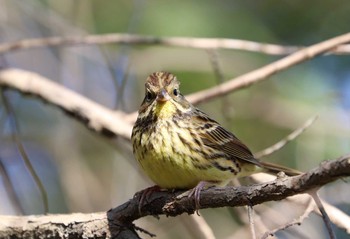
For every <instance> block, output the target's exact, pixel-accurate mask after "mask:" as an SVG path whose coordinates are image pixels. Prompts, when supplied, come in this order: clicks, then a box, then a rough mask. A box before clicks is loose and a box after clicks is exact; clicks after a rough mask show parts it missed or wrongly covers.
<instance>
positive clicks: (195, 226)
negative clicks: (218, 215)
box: [181, 214, 216, 239]
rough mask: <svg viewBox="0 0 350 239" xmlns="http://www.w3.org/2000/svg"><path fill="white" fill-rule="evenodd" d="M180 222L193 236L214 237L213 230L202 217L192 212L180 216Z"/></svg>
mask: <svg viewBox="0 0 350 239" xmlns="http://www.w3.org/2000/svg"><path fill="white" fill-rule="evenodd" d="M181 222H182V224H183V225H184V226H185V227H186V228H187V229H188V230H189V231H190V233H191V234H192V237H193V238H203V239H215V238H216V237H215V235H214V233H213V230H212V229H211V228H210V226H209V225H208V223H207V222H206V221H205V219H204V217H202V216H198V215H197V214H193V215H190V216H184V217H182V218H181Z"/></svg>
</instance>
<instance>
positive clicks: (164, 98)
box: [156, 89, 171, 103]
mask: <svg viewBox="0 0 350 239" xmlns="http://www.w3.org/2000/svg"><path fill="white" fill-rule="evenodd" d="M170 98H171V97H170V95H169V94H168V92H167V91H166V90H165V89H162V90H161V91H160V92H159V93H158V95H157V98H156V100H157V102H159V103H165V102H166V101H168V100H170Z"/></svg>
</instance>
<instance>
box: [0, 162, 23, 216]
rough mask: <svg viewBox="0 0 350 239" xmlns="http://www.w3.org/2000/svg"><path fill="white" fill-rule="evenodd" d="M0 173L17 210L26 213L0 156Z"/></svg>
mask: <svg viewBox="0 0 350 239" xmlns="http://www.w3.org/2000/svg"><path fill="white" fill-rule="evenodd" d="M0 175H1V176H2V179H3V180H2V181H3V183H4V187H5V190H6V192H7V195H8V197H9V199H10V201H11V203H12V204H13V206H14V208H15V210H16V211H17V212H19V213H20V214H24V209H23V207H22V204H21V202H20V200H19V198H18V196H17V193H16V191H15V189H14V185H13V183H12V181H11V178H10V175H9V174H8V172H7V170H6V167H5V165H4V164H3V162H2V159H1V158H0Z"/></svg>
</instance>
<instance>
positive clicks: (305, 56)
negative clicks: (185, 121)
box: [187, 33, 350, 104]
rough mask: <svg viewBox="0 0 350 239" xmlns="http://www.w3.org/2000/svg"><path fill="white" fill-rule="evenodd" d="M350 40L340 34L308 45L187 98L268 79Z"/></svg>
mask: <svg viewBox="0 0 350 239" xmlns="http://www.w3.org/2000/svg"><path fill="white" fill-rule="evenodd" d="M349 41H350V33H347V34H344V35H340V36H337V37H334V38H331V39H329V40H326V41H323V42H320V43H317V44H315V45H312V46H309V47H306V48H304V49H302V50H299V51H297V52H295V53H293V54H291V55H289V56H286V57H284V58H282V59H281V60H278V61H275V62H273V63H271V64H268V65H266V66H263V67H261V68H259V69H257V70H254V71H251V72H249V73H247V74H244V75H242V76H239V77H237V78H235V79H232V80H229V81H228V82H226V83H223V84H221V85H218V86H215V87H212V88H210V89H206V90H203V91H199V92H196V93H193V94H190V95H188V96H187V99H188V100H189V101H190V102H192V103H193V104H199V103H201V102H205V101H208V100H210V99H212V98H215V97H218V96H221V95H226V94H228V93H230V92H232V91H234V90H238V89H242V88H246V87H248V86H251V85H252V84H255V83H258V82H260V81H262V80H266V78H267V77H269V76H271V75H273V74H276V73H277V72H280V71H283V70H285V69H288V68H289V67H291V66H293V65H296V64H298V63H301V62H303V61H306V60H309V59H311V58H314V57H316V56H317V55H320V54H323V53H325V52H327V51H330V50H332V49H334V48H336V47H337V46H339V45H341V44H345V43H347V42H349Z"/></svg>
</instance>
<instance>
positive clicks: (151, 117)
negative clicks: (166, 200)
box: [131, 72, 300, 206]
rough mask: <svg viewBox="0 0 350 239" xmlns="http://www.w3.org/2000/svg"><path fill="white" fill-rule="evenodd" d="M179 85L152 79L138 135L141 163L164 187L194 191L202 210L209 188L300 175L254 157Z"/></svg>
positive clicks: (166, 78)
mask: <svg viewBox="0 0 350 239" xmlns="http://www.w3.org/2000/svg"><path fill="white" fill-rule="evenodd" d="M179 85H180V83H179V81H178V80H177V79H176V77H175V76H174V75H172V74H171V73H167V72H155V73H153V74H151V75H150V76H149V77H148V78H147V80H146V84H145V88H146V91H145V92H146V93H145V98H144V100H143V102H142V104H141V106H140V109H139V115H138V118H137V121H136V123H135V125H134V127H133V130H132V136H131V139H132V144H133V153H134V155H135V158H136V159H137V161H138V162H139V164H140V165H141V167H142V169H143V170H144V171H145V173H146V174H147V175H148V176H149V177H150V178H151V179H152V181H153V182H155V183H156V184H157V185H158V186H159V187H160V188H165V189H193V190H192V193H191V195H194V196H195V202H196V205H197V206H198V205H199V193H200V190H201V188H202V187H203V186H204V185H205V184H206V183H211V184H218V185H225V184H227V182H228V181H229V180H230V179H232V178H235V177H243V176H247V175H250V174H253V173H258V172H268V173H278V172H280V171H283V172H285V173H286V174H287V175H289V176H294V175H298V174H300V172H299V171H297V170H294V169H290V168H287V167H283V166H280V165H275V164H272V163H267V162H263V161H260V160H258V159H256V158H254V156H253V154H252V152H251V151H250V150H249V149H248V147H247V146H246V145H245V144H243V143H242V142H241V141H240V140H239V139H238V138H237V137H236V136H235V135H234V134H233V133H231V132H229V131H228V130H226V129H224V128H223V127H222V126H221V125H220V124H219V123H218V122H216V121H215V120H213V119H211V118H210V117H209V116H208V115H207V114H205V113H203V112H202V111H200V110H199V109H197V108H196V107H194V106H193V105H192V104H191V103H189V102H188V101H187V100H186V99H185V97H184V96H183V95H182V94H181V93H180V89H179Z"/></svg>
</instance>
